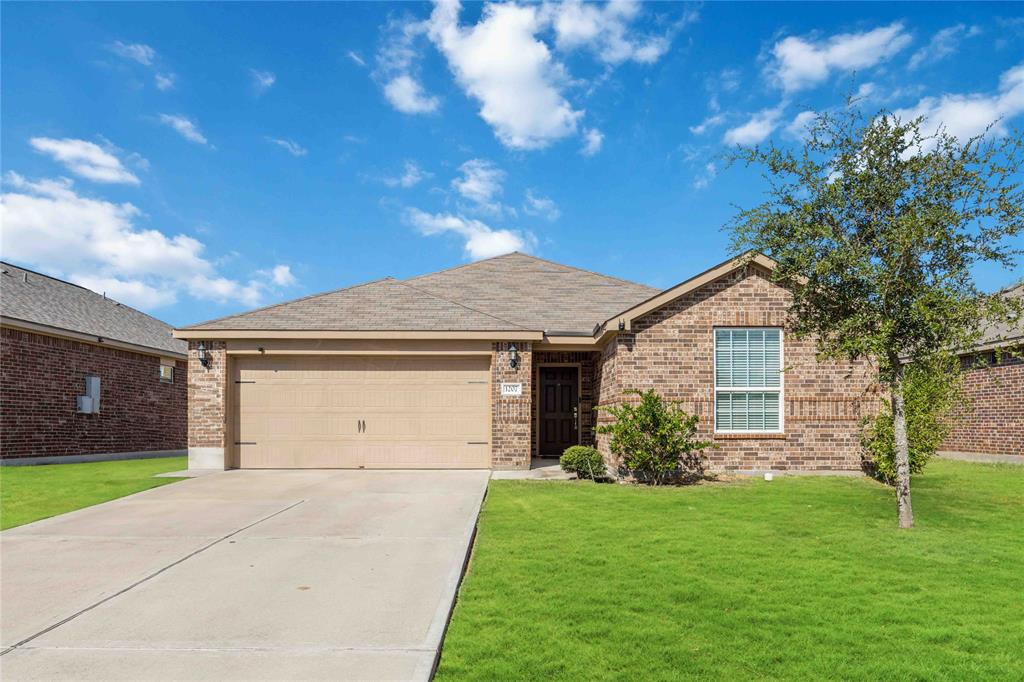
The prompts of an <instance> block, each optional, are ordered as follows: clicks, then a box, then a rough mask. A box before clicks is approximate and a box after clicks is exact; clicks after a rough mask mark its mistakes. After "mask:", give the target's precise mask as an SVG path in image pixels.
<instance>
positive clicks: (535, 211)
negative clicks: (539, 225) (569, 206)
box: [523, 189, 562, 222]
mask: <svg viewBox="0 0 1024 682" xmlns="http://www.w3.org/2000/svg"><path fill="white" fill-rule="evenodd" d="M523 212H524V213H526V214H527V215H535V216H542V217H544V218H546V219H547V220H550V221H552V222H554V221H556V220H558V219H559V217H561V215H562V212H561V211H560V210H559V209H558V204H556V203H555V201H554V199H549V198H548V197H541V196H537V195H536V194H534V193H533V190H532V189H528V190H526V199H525V200H524V203H523Z"/></svg>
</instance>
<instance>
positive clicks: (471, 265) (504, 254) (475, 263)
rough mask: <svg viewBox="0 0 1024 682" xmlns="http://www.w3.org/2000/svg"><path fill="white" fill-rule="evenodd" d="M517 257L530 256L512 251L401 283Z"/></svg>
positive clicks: (435, 271) (427, 273) (415, 276)
mask: <svg viewBox="0 0 1024 682" xmlns="http://www.w3.org/2000/svg"><path fill="white" fill-rule="evenodd" d="M515 255H519V256H527V255H529V254H525V253H523V252H522V251H510V252H508V253H502V254H499V255H497V256H491V257H490V258H481V259H480V260H475V261H473V262H472V263H463V264H462V265H456V266H455V267H454V268H444V269H443V270H434V271H433V272H424V273H423V274H422V275H413V276H412V277H409V278H408V279H402V280H399V281H400V282H408V281H409V280H413V279H420V278H422V277H430V276H431V275H440V274H441V273H442V272H455V271H456V270H462V269H464V268H471V267H473V266H474V265H480V263H486V262H487V261H492V260H498V259H499V258H506V257H508V256H515Z"/></svg>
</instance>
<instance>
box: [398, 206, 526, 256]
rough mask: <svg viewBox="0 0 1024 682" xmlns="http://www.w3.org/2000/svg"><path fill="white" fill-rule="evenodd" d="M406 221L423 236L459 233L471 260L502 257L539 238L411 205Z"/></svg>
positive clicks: (522, 248) (521, 248) (523, 249)
mask: <svg viewBox="0 0 1024 682" xmlns="http://www.w3.org/2000/svg"><path fill="white" fill-rule="evenodd" d="M405 218H406V220H407V221H408V222H409V223H410V224H411V225H412V226H413V227H415V228H416V229H418V230H419V231H420V233H421V234H424V235H428V236H430V235H437V234H445V233H453V234H457V235H459V236H460V237H462V238H463V239H465V247H464V248H465V251H466V255H467V256H468V257H469V258H470V259H472V260H480V259H481V258H491V257H493V256H500V255H502V254H504V253H511V252H512V251H525V250H528V249H530V248H532V247H533V245H534V244H535V243H536V239H535V238H534V237H533V235H531V234H530V233H523V232H519V231H517V230H501V229H494V228H491V227H490V226H488V225H486V224H485V223H482V222H481V221H479V220H473V219H471V218H464V217H463V216H460V215H453V214H450V213H437V214H432V213H427V212H425V211H421V210H419V209H418V208H410V209H408V210H407V211H406V214H405Z"/></svg>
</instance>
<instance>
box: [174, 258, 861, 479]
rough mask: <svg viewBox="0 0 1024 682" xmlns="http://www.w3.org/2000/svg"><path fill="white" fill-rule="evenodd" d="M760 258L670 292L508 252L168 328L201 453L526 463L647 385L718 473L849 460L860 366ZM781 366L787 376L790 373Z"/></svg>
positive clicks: (303, 461) (588, 432)
mask: <svg viewBox="0 0 1024 682" xmlns="http://www.w3.org/2000/svg"><path fill="white" fill-rule="evenodd" d="M772 267H774V263H773V262H772V261H771V260H770V259H768V258H766V257H764V256H761V255H748V256H744V257H740V258H735V259H732V260H729V261H726V262H725V263H722V264H720V265H718V266H716V267H714V268H711V269H710V270H708V271H706V272H704V273H701V274H699V275H697V276H695V277H692V278H690V279H688V280H687V281H685V282H683V283H682V284H679V285H678V286H675V287H672V288H670V289H667V290H664V291H661V290H657V289H652V288H650V287H646V286H643V285H640V284H635V283H632V282H626V281H623V280H620V279H616V278H613V277H607V276H604V275H599V274H596V273H593V272H588V271H585V270H580V269H578V268H573V267H569V266H566V265H561V264H558V263H553V262H550V261H546V260H542V259H539V258H535V257H533V256H529V255H525V254H521V253H513V254H508V255H505V256H499V257H497V258H492V259H489V260H484V261H479V262H476V263H472V264H469V265H463V266H460V267H456V268H452V269H450V270H443V271H441V272H436V273H432V274H427V275H422V276H419V277H413V278H411V279H407V280H395V279H391V278H386V279H382V280H377V281H374V282H369V283H367V284H363V285H360V286H355V287H350V288H347V289H340V290H337V291H332V292H328V293H325V294H319V295H315V296H308V297H305V298H301V299H298V300H295V301H291V302H288V303H282V304H279V305H275V306H270V307H268V308H263V309H260V310H255V311H252V312H248V313H244V314H241V315H235V316H232V317H227V318H223V319H219V320H213V321H210V322H205V323H201V324H196V325H193V326H190V327H186V328H183V329H177V330H175V332H174V333H175V336H177V337H178V338H182V339H187V340H188V342H189V464H190V466H191V467H193V468H235V467H239V468H301V467H339V468H495V469H517V468H526V467H529V465H530V461H531V458H532V457H538V456H540V457H546V456H558V455H560V454H561V452H562V451H563V450H564V449H565V448H566V447H568V446H570V445H574V444H577V443H583V444H596V445H597V446H598V447H599V448H600V449H601V450H602V451H604V452H605V454H606V455H607V454H608V447H607V443H606V442H604V438H603V437H595V428H594V427H595V424H597V423H599V422H600V421H601V420H604V419H607V416H606V413H604V412H602V411H600V410H598V409H596V408H599V407H602V406H607V405H612V404H616V403H618V402H620V401H622V400H624V399H628V394H627V393H625V391H626V390H627V389H632V388H636V389H646V388H654V389H657V390H658V391H659V392H661V393H662V394H664V395H666V396H668V397H670V398H672V399H675V400H679V401H681V402H682V403H683V405H684V407H685V409H687V410H688V411H691V412H693V413H696V414H697V415H699V416H700V419H701V421H700V428H701V431H702V433H703V434H704V435H706V436H708V437H711V438H713V439H714V440H715V441H716V443H717V444H718V445H719V446H720V447H719V448H717V449H715V450H714V451H712V452H709V453H708V454H709V456H710V458H711V461H712V465H713V466H714V467H716V468H720V469H742V470H758V469H805V470H856V469H859V468H860V448H859V431H860V427H859V422H860V419H861V416H862V411H863V410H864V409H865V406H867V405H870V404H872V402H871V401H872V400H873V398H872V396H871V394H870V388H871V386H872V383H873V374H872V371H871V369H870V368H869V367H868V366H867V365H866V364H849V363H831V362H819V361H818V360H817V359H816V357H815V352H814V346H813V343H812V342H809V341H806V340H800V341H798V340H796V339H795V338H793V337H792V336H791V335H790V334H789V333H788V332H787V329H786V314H787V309H788V307H789V304H790V301H791V294H790V293H789V292H788V291H787V290H785V289H783V288H781V287H779V286H778V285H776V284H775V283H773V282H772V281H771V280H770V277H769V275H770V270H771V269H772ZM783 370H785V371H783Z"/></svg>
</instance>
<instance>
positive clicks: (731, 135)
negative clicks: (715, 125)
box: [722, 106, 782, 145]
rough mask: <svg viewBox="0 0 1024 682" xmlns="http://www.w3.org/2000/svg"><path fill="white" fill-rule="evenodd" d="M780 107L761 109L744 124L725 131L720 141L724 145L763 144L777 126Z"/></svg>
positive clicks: (780, 111) (780, 113)
mask: <svg viewBox="0 0 1024 682" xmlns="http://www.w3.org/2000/svg"><path fill="white" fill-rule="evenodd" d="M781 116H782V106H778V107H775V108H773V109H762V110H761V111H759V112H757V113H756V114H754V115H753V116H751V117H750V118H749V119H748V120H747V122H746V123H744V124H743V125H740V126H737V127H735V128H730V129H729V130H727V131H725V135H724V136H723V137H722V141H723V142H725V143H726V144H741V145H746V144H758V143H759V142H763V141H764V140H765V139H766V138H767V137H768V136H769V135H771V134H772V131H774V130H775V128H776V127H777V126H778V123H779V117H781Z"/></svg>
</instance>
